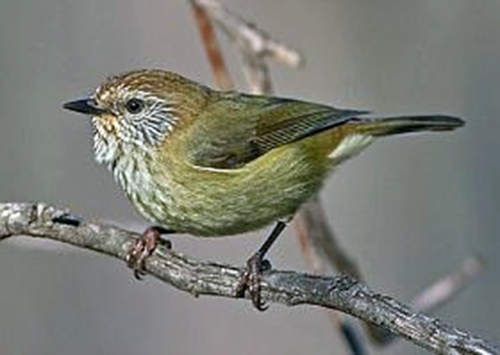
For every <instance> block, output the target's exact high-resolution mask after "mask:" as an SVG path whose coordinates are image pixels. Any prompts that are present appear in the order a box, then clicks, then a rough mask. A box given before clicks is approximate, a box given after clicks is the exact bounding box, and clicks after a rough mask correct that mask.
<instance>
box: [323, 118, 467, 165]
mask: <svg viewBox="0 0 500 355" xmlns="http://www.w3.org/2000/svg"><path fill="white" fill-rule="evenodd" d="M463 125H464V121H462V120H461V119H460V118H457V117H452V116H443V115H433V116H400V117H381V118H371V119H364V118H359V119H354V120H353V121H351V122H349V123H347V124H346V125H344V126H342V127H343V128H344V129H346V130H347V132H348V133H347V134H345V135H344V138H343V139H342V140H341V141H340V143H339V144H338V145H337V146H336V147H335V149H334V150H333V151H332V152H331V153H330V154H329V157H330V158H331V159H332V161H333V162H334V163H335V164H340V163H341V162H343V161H345V160H347V159H349V158H352V157H353V156H355V155H357V154H359V153H360V152H361V151H362V150H364V149H365V148H366V147H368V146H369V145H370V144H371V143H372V142H373V141H374V139H375V138H376V137H381V136H389V135H395V134H404V133H416V132H428V131H431V132H432V131H436V132H440V131H451V130H453V129H455V128H458V127H460V126H463Z"/></svg>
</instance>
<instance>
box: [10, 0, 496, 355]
mask: <svg viewBox="0 0 500 355" xmlns="http://www.w3.org/2000/svg"><path fill="white" fill-rule="evenodd" d="M225 4H226V5H227V6H228V7H230V8H231V9H232V10H234V11H235V12H238V13H239V14H241V15H243V16H244V17H245V18H247V19H249V20H251V21H253V22H255V23H257V24H258V25H259V26H260V27H261V28H264V29H265V30H267V31H268V32H269V33H271V34H272V35H273V36H275V37H276V38H279V39H281V40H283V41H284V42H286V43H289V44H291V45H293V46H295V47H298V48H299V49H300V50H301V51H302V52H303V53H304V54H305V56H306V61H307V63H306V66H305V68H303V69H302V70H300V71H293V70H289V69H287V68H284V67H282V66H280V65H272V67H271V70H272V74H273V78H274V82H275V87H276V90H277V92H278V93H279V94H280V95H283V96H292V97H297V98H302V99H308V100H313V101H317V102H322V103H327V104H332V105H338V106H342V107H351V108H358V109H371V110H373V111H376V112H377V113H384V114H398V113H402V112H407V113H429V112H440V113H448V114H453V115H458V116H461V117H464V118H466V120H467V126H466V127H465V128H463V129H460V130H459V131H457V132H454V133H453V134H430V135H424V136H418V137H407V138H399V139H387V140H384V141H379V142H377V143H376V144H375V145H373V146H372V147H371V148H370V149H369V150H367V151H366V152H365V153H364V154H362V155H361V156H359V157H358V158H356V159H355V160H353V161H350V162H348V163H346V164H345V165H344V166H343V167H342V168H341V169H340V171H338V172H337V173H336V174H335V175H334V176H333V178H332V179H330V180H329V181H328V183H327V185H326V188H325V189H324V190H323V193H322V199H323V201H324V203H325V205H326V210H327V213H328V217H329V220H330V222H331V223H332V225H333V226H334V228H335V230H336V232H337V233H338V234H339V236H340V239H341V242H342V243H343V245H344V247H345V248H346V249H347V250H348V251H349V252H350V253H351V255H353V256H354V257H355V258H356V260H357V262H358V263H359V265H360V267H361V270H362V272H363V273H364V275H365V277H366V280H367V282H368V284H369V285H370V286H371V287H372V288H373V289H375V290H377V291H378V292H382V293H386V294H389V295H391V296H393V297H396V298H397V299H399V300H401V301H408V300H410V299H411V298H412V297H413V296H414V295H416V294H417V293H419V292H420V291H421V290H423V289H424V288H426V286H428V285H429V284H430V283H431V282H432V281H434V280H436V279H437V278H438V277H440V276H442V275H444V274H446V273H448V272H450V271H452V270H454V269H455V268H456V267H457V266H458V265H459V263H460V262H461V261H462V260H463V259H464V258H465V257H467V256H469V255H471V254H477V255H480V256H481V257H482V258H483V259H484V260H485V261H486V263H487V270H486V272H485V273H484V274H483V275H482V276H481V277H480V278H479V279H478V280H476V281H475V282H474V283H473V284H472V285H471V286H470V287H468V288H467V289H466V290H465V291H464V292H462V293H461V294H460V295H459V296H458V297H456V298H455V299H453V300H452V301H451V302H449V303H448V304H447V305H446V306H444V307H442V308H441V309H440V310H439V311H438V312H437V316H439V317H440V318H442V319H443V320H445V321H447V322H450V323H452V324H454V325H456V326H459V327H461V328H465V329H467V330H470V331H472V332H474V333H476V334H478V335H482V336H484V337H486V338H489V339H495V340H497V341H498V340H500V331H499V329H500V308H499V307H498V300H499V299H500V283H499V282H498V280H499V276H498V273H499V271H500V258H498V254H499V252H500V218H499V217H498V213H499V211H500V159H499V157H498V152H499V151H500V144H499V140H498V136H499V134H500V100H499V97H498V95H499V93H500V22H499V21H498V18H499V14H500V3H499V2H498V1H494V0H483V1H480V2H478V1H476V2H472V1H469V0H454V1H450V0H432V1H430V0H428V1H396V0H379V1H376V2H375V1H352V0H330V1H326V0H308V1H305V0H302V1H299V0H286V1H285V0H254V1H243V0H232V1H229V0H227V1H225ZM220 39H221V42H222V43H225V45H224V49H225V51H226V53H227V60H228V62H229V64H230V66H231V69H232V72H233V73H234V74H235V75H236V76H237V77H238V78H239V79H240V88H242V89H243V88H244V86H243V85H244V83H243V80H241V75H240V72H239V62H238V57H237V56H236V55H235V54H234V53H233V52H232V51H231V47H230V46H229V45H228V44H227V40H226V39H225V38H224V37H223V36H220ZM141 67H158V68H164V69H169V70H173V71H176V72H179V73H182V74H184V75H186V76H188V77H190V78H193V79H196V80H198V81H201V82H203V83H206V84H210V85H213V78H212V75H211V70H210V68H209V65H208V62H207V59H206V57H205V52H204V50H203V48H202V46H201V42H200V38H199V35H198V30H197V27H196V25H195V23H194V21H193V16H192V13H191V9H190V7H189V3H188V1H185V0H184V1H181V0H179V1H165V0H145V1H141V2H137V1H133V0H107V1H101V0H87V1H76V0H71V1H68V0H44V1H36V0H23V1H12V0H11V1H9V0H7V1H3V2H2V3H1V4H0V171H1V173H0V201H2V202H6V201H44V202H48V203H54V204H57V205H59V206H64V207H68V208H70V209H71V210H72V212H74V213H76V214H79V215H82V216H85V217H86V218H91V219H99V220H105V221H113V223H116V224H118V225H120V226H124V227H128V228H133V229H136V230H137V231H142V230H143V229H144V228H145V227H146V226H147V223H146V221H145V220H144V219H142V218H141V217H140V216H139V215H138V214H137V213H136V212H135V211H134V210H133V209H132V207H131V205H130V204H129V203H128V201H127V200H126V198H125V197H124V196H123V195H122V193H121V191H119V188H118V187H117V186H116V185H115V183H114V182H113V180H112V177H111V174H109V173H108V172H107V171H106V170H105V169H104V168H103V167H100V166H98V165H97V164H96V163H94V161H93V155H92V151H91V139H90V125H89V122H88V120H87V119H86V118H85V117H83V116H79V115H75V114H70V113H68V112H64V111H63V110H62V109H61V103H62V102H65V101H67V100H70V99H74V98H79V97H81V96H83V95H86V94H88V93H90V92H91V90H92V89H93V88H94V87H95V86H96V85H98V84H99V83H100V82H101V81H102V80H103V79H104V77H106V76H107V75H110V74H114V73H118V72H121V71H125V70H129V69H133V68H141ZM264 233H265V231H261V232H258V233H253V234H249V235H245V236H241V237H234V238H226V239H217V240H199V239H195V238H192V237H186V236H178V237H177V236H173V237H172V240H173V244H174V248H175V249H176V250H180V251H183V252H186V253H189V254H190V255H192V256H195V257H199V258H207V259H212V260H218V261H224V262H231V263H235V264H240V265H242V264H243V263H244V261H245V260H246V258H247V257H248V256H249V255H250V253H252V252H253V251H254V250H255V248H256V247H257V246H258V245H259V244H260V243H261V242H262V239H263V237H264ZM286 234H287V235H286V236H284V237H283V238H282V239H280V241H279V242H278V243H277V245H276V246H275V247H274V248H273V250H272V253H271V255H270V257H271V259H272V261H273V264H274V266H276V267H278V268H286V269H295V270H305V269H306V265H305V263H304V262H303V260H302V259H301V256H300V252H299V244H298V241H297V238H296V236H295V231H294V230H293V228H289V229H288V230H287V233H286ZM234 353H238V354H241V355H244V354H304V353H311V354H316V353H318V354H346V350H345V348H344V345H343V343H342V341H341V339H340V338H339V337H338V335H337V334H336V333H335V332H333V331H332V328H331V326H330V324H329V322H328V320H327V317H326V316H325V314H324V313H323V312H322V311H321V310H319V309H316V308H312V307H296V308H286V307H283V306H279V305H272V306H271V308H270V309H269V311H267V312H265V313H260V312H257V311H256V310H254V309H253V307H252V306H251V305H250V303H249V302H244V301H241V300H239V301H232V300H227V299H216V298H210V297H201V298H199V299H195V298H193V297H191V296H190V295H188V294H185V293H182V292H180V291H177V290H176V289H174V288H173V287H171V286H169V285H166V284H162V283H160V282H158V281H157V280H155V279H153V278H151V277H147V278H146V280H145V281H144V282H138V281H136V280H135V279H134V278H133V277H132V273H131V272H130V270H128V269H127V268H126V267H125V265H124V263H123V262H119V261H117V260H113V259H111V258H108V257H103V256H100V255H97V254H94V253H91V252H87V251H84V250H81V249H75V248H70V247H66V246H61V245H59V244H56V243H51V242H47V241H43V242H42V241H36V240H33V239H24V240H22V238H12V239H10V240H7V241H6V242H3V243H1V244H0V354H1V355H12V354H24V355H30V354H42V355H43V354H47V355H49V354H50V355H58V354H72V355H78V354H120V355H127V354H204V355H211V354H214V355H215V354H218V355H221V354H234ZM373 353H375V354H379V353H380V354H381V353H386V354H400V353H405V354H423V353H426V352H425V351H423V350H420V349H417V348H416V347H415V346H413V345H412V344H409V343H406V342H403V341H399V342H398V343H397V344H396V345H394V346H392V347H390V348H388V349H384V350H374V352H373Z"/></svg>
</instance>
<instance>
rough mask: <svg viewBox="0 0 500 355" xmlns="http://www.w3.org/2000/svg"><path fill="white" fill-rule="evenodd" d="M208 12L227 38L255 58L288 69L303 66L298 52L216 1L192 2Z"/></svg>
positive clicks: (196, 0) (198, 0)
mask: <svg viewBox="0 0 500 355" xmlns="http://www.w3.org/2000/svg"><path fill="white" fill-rule="evenodd" d="M193 1H194V2H195V3H196V4H197V5H199V6H202V7H203V8H204V9H205V10H206V11H208V12H209V14H210V17H211V18H212V19H213V20H215V21H216V22H217V24H218V25H219V26H220V27H221V28H222V30H224V31H225V32H226V33H227V35H228V37H229V38H230V39H231V40H233V41H235V42H236V43H238V45H243V46H244V47H246V48H249V49H250V50H251V52H252V53H254V54H255V55H257V56H262V57H269V58H272V59H274V60H276V61H278V62H281V63H283V64H285V65H287V66H289V67H292V68H297V67H299V66H301V65H302V64H303V58H302V56H301V55H300V53H299V52H298V51H296V50H295V49H292V48H290V47H288V46H287V45H285V44H283V43H281V42H279V41H277V40H275V39H273V38H272V37H271V36H270V35H269V34H267V33H266V32H264V31H263V30H261V29H260V28H258V27H257V26H255V25H254V24H253V23H250V22H248V21H247V20H245V19H243V18H242V17H240V16H238V15H236V14H234V13H232V12H231V11H229V10H228V9H227V8H225V7H224V6H222V5H221V4H220V2H219V1H217V0H193Z"/></svg>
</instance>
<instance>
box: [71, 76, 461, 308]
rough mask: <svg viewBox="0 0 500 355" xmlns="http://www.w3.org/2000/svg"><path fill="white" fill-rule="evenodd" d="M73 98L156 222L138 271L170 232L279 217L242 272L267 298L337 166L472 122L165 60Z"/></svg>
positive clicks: (98, 148) (128, 190)
mask: <svg viewBox="0 0 500 355" xmlns="http://www.w3.org/2000/svg"><path fill="white" fill-rule="evenodd" d="M64 108H66V109H68V110H72V111H76V112H80V113H84V114H87V115H89V116H90V117H91V121H92V126H93V128H94V150H95V158H96V160H97V161H98V162H99V163H102V164H105V165H106V166H107V167H108V168H109V170H111V172H112V173H113V175H114V178H115V180H116V181H117V182H118V184H119V185H120V186H121V187H122V188H123V190H124V192H125V194H126V195H127V197H128V198H129V199H130V201H131V202H132V204H133V205H134V206H135V207H136V208H137V209H138V210H139V211H140V213H141V214H142V215H143V216H144V217H146V218H147V219H148V220H150V221H152V222H153V223H154V224H155V227H151V228H148V229H147V230H146V231H145V232H144V234H143V235H142V237H141V238H140V239H139V240H138V241H137V243H136V245H135V246H134V248H133V249H132V250H131V251H130V253H129V257H128V263H129V266H130V267H132V268H134V270H135V274H136V276H138V275H139V274H140V273H141V272H142V268H143V266H144V260H145V259H146V258H147V256H149V255H150V254H151V253H152V252H153V251H154V249H155V247H156V245H157V243H158V241H159V237H160V234H163V233H169V232H176V233H187V234H191V235H195V236H204V237H214V236H225V235H234V234H240V233H244V232H248V231H253V230H257V229H260V228H263V227H265V226H267V225H269V224H271V223H273V222H275V223H276V226H275V228H274V229H273V230H272V232H271V234H270V235H269V237H268V239H267V240H266V242H265V243H264V244H263V245H262V247H261V248H260V249H259V250H258V251H257V252H256V253H255V254H254V255H253V256H252V257H251V258H250V259H249V261H248V272H247V273H246V274H245V275H244V277H243V281H242V285H243V286H242V287H243V290H244V289H248V291H249V293H250V295H251V298H252V301H253V302H254V305H255V306H256V307H257V308H259V309H263V304H262V301H261V298H260V294H259V291H260V287H259V281H260V274H261V272H262V268H263V257H264V255H265V253H266V252H267V250H268V249H269V247H270V246H271V244H272V243H273V241H274V240H275V239H276V238H277V237H278V235H279V234H280V233H281V231H282V230H283V229H284V227H285V223H286V221H288V220H289V219H290V218H291V217H292V216H293V215H294V214H295V212H296V211H297V210H298V209H299V207H300V206H301V205H302V204H303V203H304V202H306V201H308V200H309V199H310V198H311V197H313V196H314V195H315V194H316V193H317V192H318V191H319V190H320V188H321V186H322V185H323V182H324V180H325V178H326V177H327V176H328V174H329V173H331V172H332V170H333V168H334V167H335V166H337V165H339V164H340V163H342V162H343V161H345V160H347V159H349V158H351V157H353V156H355V155H357V154H358V153H359V152H361V151H362V150H363V149H364V148H366V147H367V146H368V145H369V144H370V143H372V142H373V141H374V140H375V138H378V137H382V136H388V135H393V134H401V133H412V132H419V131H449V130H452V129H455V128H457V127H460V126H462V125H463V123H464V122H463V121H462V120H461V119H459V118H456V117H451V116H446V115H428V116H398V117H390V118H364V116H365V115H366V114H368V112H367V111H358V110H346V109H339V108H335V107H331V106H327V105H322V104H317V103H310V102H305V101H299V100H294V99H287V98H281V97H271V96H259V95H249V94H244V93H239V92H234V91H229V92H226V91H217V90H212V89H210V88H208V87H206V86H203V85H200V84H198V83H196V82H194V81H191V80H189V79H186V78H184V77H182V76H180V75H178V74H175V73H172V72H168V71H163V70H136V71H131V72H127V73H124V74H121V75H118V76H114V77H111V78H109V79H108V80H106V81H105V82H104V83H103V84H102V85H101V86H99V87H98V88H97V89H96V91H95V92H94V94H93V95H91V96H90V97H88V98H85V99H83V100H77V101H72V102H68V103H66V104H64Z"/></svg>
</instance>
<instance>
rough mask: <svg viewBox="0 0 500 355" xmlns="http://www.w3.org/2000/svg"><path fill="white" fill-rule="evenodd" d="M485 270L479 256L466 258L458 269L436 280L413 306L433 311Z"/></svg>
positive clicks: (415, 299) (414, 301) (412, 303)
mask: <svg viewBox="0 0 500 355" xmlns="http://www.w3.org/2000/svg"><path fill="white" fill-rule="evenodd" d="M483 270H484V263H483V262H482V260H480V259H479V258H477V257H469V258H467V259H465V260H464V261H463V262H462V263H461V264H460V266H459V267H458V269H457V270H455V271H453V272H452V273H451V274H449V275H446V276H444V277H442V278H441V279H439V280H437V281H436V282H434V283H433V284H432V285H431V286H429V287H428V288H427V289H426V290H424V291H423V292H422V293H421V294H419V295H418V296H417V297H415V298H414V299H413V300H412V301H411V305H412V307H413V308H415V309H418V310H420V311H422V312H430V311H433V310H435V309H437V308H439V307H440V306H442V305H443V304H445V303H446V302H448V301H449V300H450V299H452V298H453V297H454V296H456V295H457V293H458V292H460V291H461V290H462V289H463V288H464V287H465V286H467V285H468V284H469V283H470V282H471V281H472V280H475V279H476V278H477V276H478V275H479V274H480V273H481V272H482V271H483Z"/></svg>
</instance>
